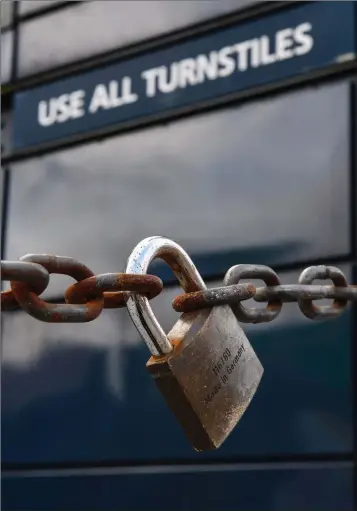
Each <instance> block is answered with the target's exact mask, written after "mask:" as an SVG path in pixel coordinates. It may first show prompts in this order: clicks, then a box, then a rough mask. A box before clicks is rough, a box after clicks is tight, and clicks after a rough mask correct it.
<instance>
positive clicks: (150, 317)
mask: <svg viewBox="0 0 357 511" xmlns="http://www.w3.org/2000/svg"><path fill="white" fill-rule="evenodd" d="M157 258H160V259H163V260H164V261H165V262H166V263H167V264H168V265H169V266H170V268H171V269H172V271H173V272H174V274H175V275H176V277H177V279H178V281H179V283H180V285H181V287H182V288H183V290H184V291H185V292H187V293H190V292H193V291H201V290H203V289H206V285H205V283H204V281H203V280H202V277H201V275H200V274H199V272H198V270H197V268H196V266H195V265H194V264H193V262H192V260H191V258H190V256H189V255H188V254H187V253H186V252H185V250H184V249H183V248H182V247H181V246H180V245H178V244H177V243H176V242H175V241H173V240H170V239H169V238H165V237H164V236H151V237H149V238H145V239H144V240H142V241H140V243H138V244H137V245H136V247H135V248H134V250H133V251H132V253H131V254H130V256H129V259H128V262H127V266H126V270H125V271H126V273H136V274H140V275H144V274H146V273H147V271H148V268H149V266H150V264H151V263H152V261H154V259H157ZM126 306H127V309H128V312H129V315H130V317H131V319H132V321H133V323H134V325H135V326H136V328H137V330H138V332H139V333H140V335H141V336H142V337H143V339H144V341H145V342H146V344H147V346H148V348H149V350H150V351H151V353H152V354H153V355H155V356H161V355H165V354H167V353H171V351H172V344H171V343H170V341H169V339H168V338H167V336H166V334H165V332H164V331H163V329H162V328H161V325H160V323H159V322H158V320H157V319H156V316H155V314H154V312H153V310H152V308H151V306H150V303H149V300H148V299H147V298H146V296H144V295H140V294H138V293H131V294H128V295H127V297H126Z"/></svg>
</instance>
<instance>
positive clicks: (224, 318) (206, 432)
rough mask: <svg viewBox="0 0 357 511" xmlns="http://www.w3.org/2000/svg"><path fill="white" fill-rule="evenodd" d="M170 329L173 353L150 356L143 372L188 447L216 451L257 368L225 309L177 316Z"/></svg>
mask: <svg viewBox="0 0 357 511" xmlns="http://www.w3.org/2000/svg"><path fill="white" fill-rule="evenodd" d="M176 325H178V326H176ZM176 325H175V326H174V328H173V329H172V330H171V332H170V334H168V337H169V339H170V340H171V342H172V343H173V345H174V350H173V352H172V353H170V354H169V355H166V356H164V357H161V358H156V357H151V358H150V360H149V361H148V363H147V368H148V370H149V372H150V374H151V375H152V376H153V377H154V379H155V381H156V384H157V385H158V387H159V389H160V390H161V392H162V394H163V395H164V398H165V400H166V402H167V403H168V405H169V406H170V408H171V410H172V411H173V413H174V414H175V416H176V418H177V419H178V421H179V423H180V424H181V426H182V427H183V429H184V432H185V434H186V436H187V438H188V440H189V441H190V442H191V444H192V445H193V447H194V448H195V449H196V450H197V451H205V450H211V449H216V448H218V447H219V446H220V445H221V444H222V442H224V440H225V439H226V438H227V436H228V435H229V434H230V432H231V431H232V430H233V428H234V427H235V425H236V424H237V422H238V421H239V419H240V418H241V416H242V415H243V413H244V411H245V410H246V408H247V407H248V405H249V403H250V401H251V399H252V397H253V396H254V393H255V391H256V390H257V387H258V385H259V382H260V380H261V378H262V375H263V367H262V365H261V363H260V361H259V359H258V357H257V356H256V354H255V352H254V350H253V348H252V346H251V345H250V343H249V341H248V339H247V337H246V336H245V334H244V332H243V329H242V328H241V326H240V324H239V323H238V321H237V319H236V317H235V316H234V314H233V312H232V310H231V308H230V307H229V306H228V305H226V306H217V307H213V308H212V309H205V310H201V311H199V312H197V313H193V314H192V313H191V314H183V315H182V316H181V318H180V320H179V322H178V323H177V324H176Z"/></svg>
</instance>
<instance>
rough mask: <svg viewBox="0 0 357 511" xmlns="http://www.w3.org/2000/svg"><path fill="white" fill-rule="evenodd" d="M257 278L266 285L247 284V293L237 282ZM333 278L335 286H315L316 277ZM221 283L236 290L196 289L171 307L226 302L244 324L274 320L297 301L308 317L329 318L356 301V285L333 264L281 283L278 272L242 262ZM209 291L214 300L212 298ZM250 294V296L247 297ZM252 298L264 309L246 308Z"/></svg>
mask: <svg viewBox="0 0 357 511" xmlns="http://www.w3.org/2000/svg"><path fill="white" fill-rule="evenodd" d="M243 278H244V279H259V280H263V281H264V282H265V284H266V286H265V287H255V286H253V284H251V283H250V284H249V293H248V292H247V289H246V288H245V287H244V286H247V284H242V283H241V284H240V283H239V281H240V279H243ZM317 279H319V280H327V279H330V280H332V282H333V284H334V285H332V286H331V285H316V284H313V282H314V281H315V280H317ZM224 283H225V284H226V285H227V286H228V287H229V288H235V293H232V292H231V293H230V294H227V295H226V296H225V294H224V293H225V289H227V287H224V286H223V287H218V288H215V289H214V290H212V289H210V290H204V291H197V292H195V293H185V294H182V295H179V296H177V297H176V298H175V299H174V300H173V302H172V306H173V308H174V309H175V310H176V311H177V312H193V311H195V310H198V309H202V308H208V307H212V306H213V305H216V304H217V305H218V304H219V305H223V304H229V305H231V307H232V310H233V311H234V313H235V315H236V316H237V318H238V320H239V321H241V322H243V323H267V322H270V321H272V320H273V319H275V318H276V317H277V316H278V314H279V313H280V311H281V309H282V306H283V304H284V303H292V302H297V304H298V306H299V308H300V310H301V312H302V313H303V314H304V315H305V316H306V317H307V318H309V319H314V320H317V319H321V320H322V319H329V318H336V317H337V316H339V315H340V314H341V313H342V312H343V311H344V310H345V309H346V307H347V304H348V301H351V302H356V301H357V286H352V285H348V284H347V280H346V277H345V276H344V274H343V273H342V271H341V270H339V269H338V268H335V267H334V266H310V267H309V268H306V269H305V270H304V271H303V272H302V273H301V275H300V277H299V279H298V284H288V285H281V282H280V279H279V277H278V275H277V274H276V273H275V272H274V271H273V270H272V269H271V268H269V267H268V266H262V265H249V264H241V265H237V266H233V267H232V268H230V269H229V270H228V272H227V273H226V276H225V279H224ZM212 291H214V293H215V295H216V296H217V301H216V302H215V300H214V299H213V298H212ZM248 294H250V296H248ZM249 298H254V300H255V301H256V302H268V303H267V306H266V307H265V308H263V309H262V308H257V307H255V308H254V307H253V308H249V309H247V308H245V307H243V305H242V304H241V302H242V301H244V300H247V299H249ZM326 298H327V299H333V300H334V302H333V303H332V305H325V306H317V305H315V304H314V303H313V300H322V299H326Z"/></svg>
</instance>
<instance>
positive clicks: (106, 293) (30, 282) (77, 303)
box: [1, 254, 163, 323]
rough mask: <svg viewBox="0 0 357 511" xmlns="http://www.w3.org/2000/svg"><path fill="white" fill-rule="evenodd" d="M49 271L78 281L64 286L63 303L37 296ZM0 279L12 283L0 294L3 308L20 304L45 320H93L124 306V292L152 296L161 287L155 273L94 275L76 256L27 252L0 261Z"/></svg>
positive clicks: (56, 321) (58, 321)
mask: <svg viewBox="0 0 357 511" xmlns="http://www.w3.org/2000/svg"><path fill="white" fill-rule="evenodd" d="M51 273H57V274H61V275H67V276H69V277H72V278H74V279H75V280H77V283H76V284H73V285H72V286H70V287H69V288H68V289H67V291H66V293H65V301H66V303H65V304H63V303H62V304H53V303H48V302H45V301H44V300H41V298H39V294H41V293H43V291H44V290H45V289H46V287H47V285H48V282H49V274H51ZM1 279H2V280H9V281H10V284H11V289H10V290H7V291H4V292H2V293H1V308H2V309H3V310H9V309H13V308H17V307H18V306H20V307H21V308H22V309H23V310H25V311H26V312H27V313H28V314H29V315H30V316H33V317H34V318H36V319H38V320H40V321H45V322H48V323H84V322H88V321H93V320H94V319H96V318H97V317H98V316H99V315H100V313H101V312H102V310H103V309H111V308H119V307H125V292H129V291H135V292H138V293H142V294H145V295H146V296H147V297H148V298H154V297H155V296H157V295H158V294H159V293H160V292H161V291H162V288H163V284H162V281H161V280H160V279H159V278H158V277H156V276H154V275H129V274H126V273H105V274H103V275H94V273H93V272H92V271H91V270H90V269H89V268H88V267H87V266H85V265H84V264H82V263H80V262H79V261H76V260H75V259H72V258H70V257H62V256H55V255H47V254H45V255H43V254H39V255H36V254H30V255H27V256H24V257H21V259H20V260H19V261H1Z"/></svg>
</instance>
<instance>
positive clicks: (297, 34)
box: [294, 23, 314, 56]
mask: <svg viewBox="0 0 357 511" xmlns="http://www.w3.org/2000/svg"><path fill="white" fill-rule="evenodd" d="M311 30H312V25H311V23H302V24H301V25H298V26H297V27H296V29H295V30H294V39H295V42H296V43H298V44H299V46H297V47H296V48H295V52H294V53H295V55H297V56H300V55H305V54H306V53H309V51H310V50H311V49H312V47H313V46H314V40H313V38H312V36H311V35H310V34H307V33H306V32H310V31H311Z"/></svg>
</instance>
